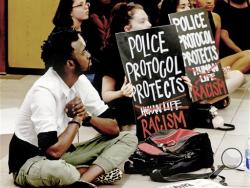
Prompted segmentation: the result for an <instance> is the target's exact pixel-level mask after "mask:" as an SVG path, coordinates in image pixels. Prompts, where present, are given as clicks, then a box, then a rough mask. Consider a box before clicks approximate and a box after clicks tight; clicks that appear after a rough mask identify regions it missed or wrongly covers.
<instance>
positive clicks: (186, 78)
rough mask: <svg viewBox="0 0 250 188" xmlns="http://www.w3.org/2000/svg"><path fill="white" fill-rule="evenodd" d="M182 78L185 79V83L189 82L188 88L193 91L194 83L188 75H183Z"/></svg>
mask: <svg viewBox="0 0 250 188" xmlns="http://www.w3.org/2000/svg"><path fill="white" fill-rule="evenodd" d="M181 79H182V80H183V81H184V83H185V84H187V86H188V89H189V91H190V92H192V86H193V85H192V83H191V80H190V79H189V78H188V77H187V76H181Z"/></svg>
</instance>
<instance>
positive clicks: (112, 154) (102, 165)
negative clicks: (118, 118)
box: [62, 132, 138, 182]
mask: <svg viewBox="0 0 250 188" xmlns="http://www.w3.org/2000/svg"><path fill="white" fill-rule="evenodd" d="M137 143H138V141H137V137H136V136H135V135H133V134H130V133H128V132H121V133H120V135H119V136H118V137H116V138H113V139H110V138H109V137H106V136H99V137H97V138H95V139H92V140H90V141H88V142H85V143H81V144H79V145H77V149H76V151H74V152H72V153H66V154H65V155H63V157H62V158H63V159H64V160H65V161H67V162H68V163H70V164H73V165H75V166H77V165H81V164H89V165H91V166H90V167H89V169H88V170H86V171H85V172H84V173H83V175H82V176H81V180H84V181H88V182H91V181H93V180H94V179H95V178H96V177H97V176H99V175H100V174H103V173H104V172H105V173H107V172H109V171H110V170H112V169H114V168H115V167H118V166H119V165H120V164H121V163H122V162H124V161H125V160H126V159H128V157H129V156H130V155H131V154H132V153H133V152H134V151H135V149H136V146H137Z"/></svg>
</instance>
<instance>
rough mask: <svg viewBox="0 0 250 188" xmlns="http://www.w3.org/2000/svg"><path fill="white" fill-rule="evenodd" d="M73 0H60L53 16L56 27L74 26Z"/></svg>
mask: <svg viewBox="0 0 250 188" xmlns="http://www.w3.org/2000/svg"><path fill="white" fill-rule="evenodd" d="M73 3H74V1H73V0H60V2H59V5H58V7H57V10H56V14H55V16H54V18H53V24H54V25H55V26H56V27H71V26H73V19H72V18H71V12H72V6H73Z"/></svg>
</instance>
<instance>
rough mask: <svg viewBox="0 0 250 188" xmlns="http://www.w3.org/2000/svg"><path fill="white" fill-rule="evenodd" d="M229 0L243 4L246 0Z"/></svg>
mask: <svg viewBox="0 0 250 188" xmlns="http://www.w3.org/2000/svg"><path fill="white" fill-rule="evenodd" d="M230 1H232V2H233V3H235V4H243V3H245V2H246V0H230Z"/></svg>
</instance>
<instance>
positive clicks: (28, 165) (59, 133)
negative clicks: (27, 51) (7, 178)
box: [9, 29, 137, 187]
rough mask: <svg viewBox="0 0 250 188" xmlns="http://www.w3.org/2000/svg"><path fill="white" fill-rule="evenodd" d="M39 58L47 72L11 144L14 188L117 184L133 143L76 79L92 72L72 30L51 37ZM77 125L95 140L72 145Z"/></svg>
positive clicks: (89, 88) (31, 95)
mask: <svg viewBox="0 0 250 188" xmlns="http://www.w3.org/2000/svg"><path fill="white" fill-rule="evenodd" d="M41 56H42V59H43V60H44V62H46V63H47V64H49V65H50V68H49V69H48V70H47V72H46V73H45V74H44V75H43V76H41V77H40V79H38V80H37V81H36V82H35V83H34V85H33V86H32V87H31V89H30V90H29V91H28V93H27V95H26V96H25V99H24V101H23V104H22V105H21V108H20V112H19V115H18V118H17V123H16V128H15V133H14V135H13V137H12V139H11V142H10V147H9V170H10V173H13V177H14V182H15V184H17V185H19V186H32V187H43V186H47V187H61V186H66V185H71V187H79V186H82V187H96V186H95V185H94V184H91V183H88V182H96V183H112V182H114V181H116V180H117V179H119V178H121V174H120V171H119V170H118V171H117V169H115V168H117V167H118V166H119V165H120V164H121V163H122V162H123V161H124V160H126V159H127V158H128V157H129V156H130V155H131V153H133V152H134V150H135V148H136V145H137V138H136V137H135V136H134V135H132V134H129V133H127V132H124V133H120V134H119V127H118V125H117V122H116V120H115V119H114V117H113V114H112V112H111V111H110V109H109V108H108V107H107V106H106V105H105V104H104V103H103V101H101V100H100V97H99V95H98V94H97V92H96V90H95V89H94V88H93V86H92V85H91V83H90V82H89V81H88V80H87V78H86V77H85V76H84V75H81V74H82V72H83V71H87V70H88V69H89V67H90V66H91V60H90V58H89V57H90V56H89V55H88V53H85V45H84V43H83V39H82V37H81V36H80V34H78V32H76V31H75V30H69V29H66V30H60V31H58V32H54V33H52V34H51V35H50V36H49V37H48V39H47V40H46V41H45V42H44V44H43V46H42V55H41ZM80 75H81V79H80V78H79V76H80ZM81 125H83V126H84V125H88V126H91V127H92V128H94V129H95V130H97V131H98V132H99V134H98V136H97V137H95V138H93V139H92V140H90V141H87V142H83V143H79V144H78V145H72V142H73V140H74V137H75V136H76V134H77V132H78V130H79V128H80V127H81ZM79 165H86V166H84V167H83V166H82V167H81V166H79ZM113 169H115V170H113ZM109 172H112V173H115V175H114V174H110V173H109ZM105 173H106V174H105ZM103 178H109V179H105V181H102V179H103Z"/></svg>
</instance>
